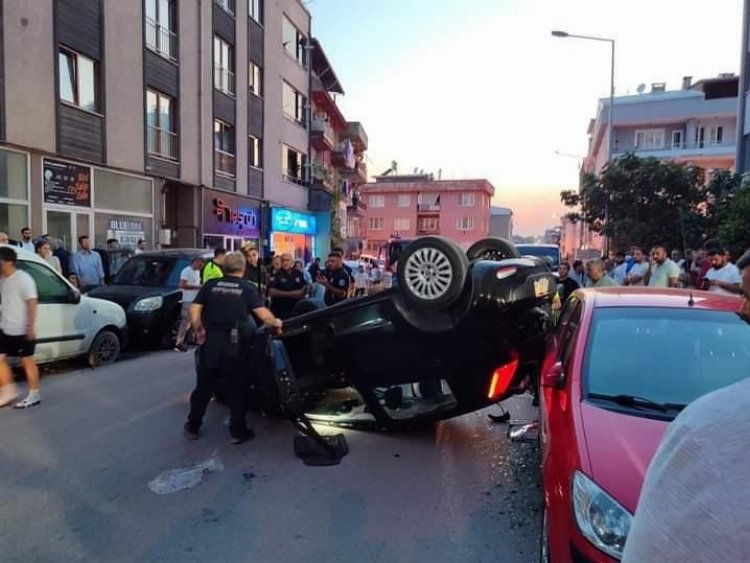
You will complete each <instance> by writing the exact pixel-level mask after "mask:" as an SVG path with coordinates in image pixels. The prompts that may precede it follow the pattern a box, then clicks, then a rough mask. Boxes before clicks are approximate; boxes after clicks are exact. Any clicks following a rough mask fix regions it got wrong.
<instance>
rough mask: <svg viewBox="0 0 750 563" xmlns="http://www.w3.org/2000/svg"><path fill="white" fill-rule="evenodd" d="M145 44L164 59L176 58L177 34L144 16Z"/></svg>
mask: <svg viewBox="0 0 750 563" xmlns="http://www.w3.org/2000/svg"><path fill="white" fill-rule="evenodd" d="M146 46H147V47H148V48H149V49H151V50H152V51H154V52H156V53H158V54H159V55H161V56H162V57H164V58H165V59H169V60H171V61H176V60H177V35H176V34H175V33H174V32H172V31H170V30H169V29H167V28H166V27H164V26H162V25H161V24H159V23H158V22H156V21H154V20H152V19H151V18H146Z"/></svg>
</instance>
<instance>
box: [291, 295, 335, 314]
mask: <svg viewBox="0 0 750 563" xmlns="http://www.w3.org/2000/svg"><path fill="white" fill-rule="evenodd" d="M326 307H327V305H326V304H325V301H321V300H320V299H302V300H300V301H298V302H297V303H295V305H294V308H293V309H292V317H298V316H300V315H304V314H305V313H312V312H313V311H319V310H320V309H325V308H326Z"/></svg>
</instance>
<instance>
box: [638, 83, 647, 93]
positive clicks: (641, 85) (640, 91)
mask: <svg viewBox="0 0 750 563" xmlns="http://www.w3.org/2000/svg"><path fill="white" fill-rule="evenodd" d="M645 90H646V85H645V84H639V85H638V88H636V91H637V92H638V93H639V94H643V92H644V91H645Z"/></svg>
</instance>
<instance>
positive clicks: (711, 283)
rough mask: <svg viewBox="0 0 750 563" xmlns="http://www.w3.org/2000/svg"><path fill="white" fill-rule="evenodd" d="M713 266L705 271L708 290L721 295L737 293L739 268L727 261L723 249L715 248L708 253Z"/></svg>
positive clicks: (739, 290) (739, 275) (739, 291)
mask: <svg viewBox="0 0 750 563" xmlns="http://www.w3.org/2000/svg"><path fill="white" fill-rule="evenodd" d="M708 256H709V259H710V260H711V266H713V267H712V268H711V269H710V270H709V271H708V272H706V277H705V279H706V280H707V281H708V291H711V292H713V293H721V294H722V295H739V294H740V293H741V292H742V290H741V289H740V284H741V283H742V275H741V274H740V270H739V268H737V266H735V265H734V264H732V263H731V262H729V261H728V260H727V257H726V255H725V253H724V251H723V250H721V249H718V248H715V249H712V250H711V251H710V252H709V253H708Z"/></svg>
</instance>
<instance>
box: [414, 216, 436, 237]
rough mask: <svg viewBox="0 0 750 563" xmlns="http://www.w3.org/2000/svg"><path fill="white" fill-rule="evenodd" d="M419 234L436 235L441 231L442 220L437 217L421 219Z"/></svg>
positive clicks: (418, 225)
mask: <svg viewBox="0 0 750 563" xmlns="http://www.w3.org/2000/svg"><path fill="white" fill-rule="evenodd" d="M417 228H418V230H419V232H418V233H417V234H427V235H429V234H435V233H438V232H439V231H440V219H438V218H437V217H420V218H419V222H418V224H417Z"/></svg>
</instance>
